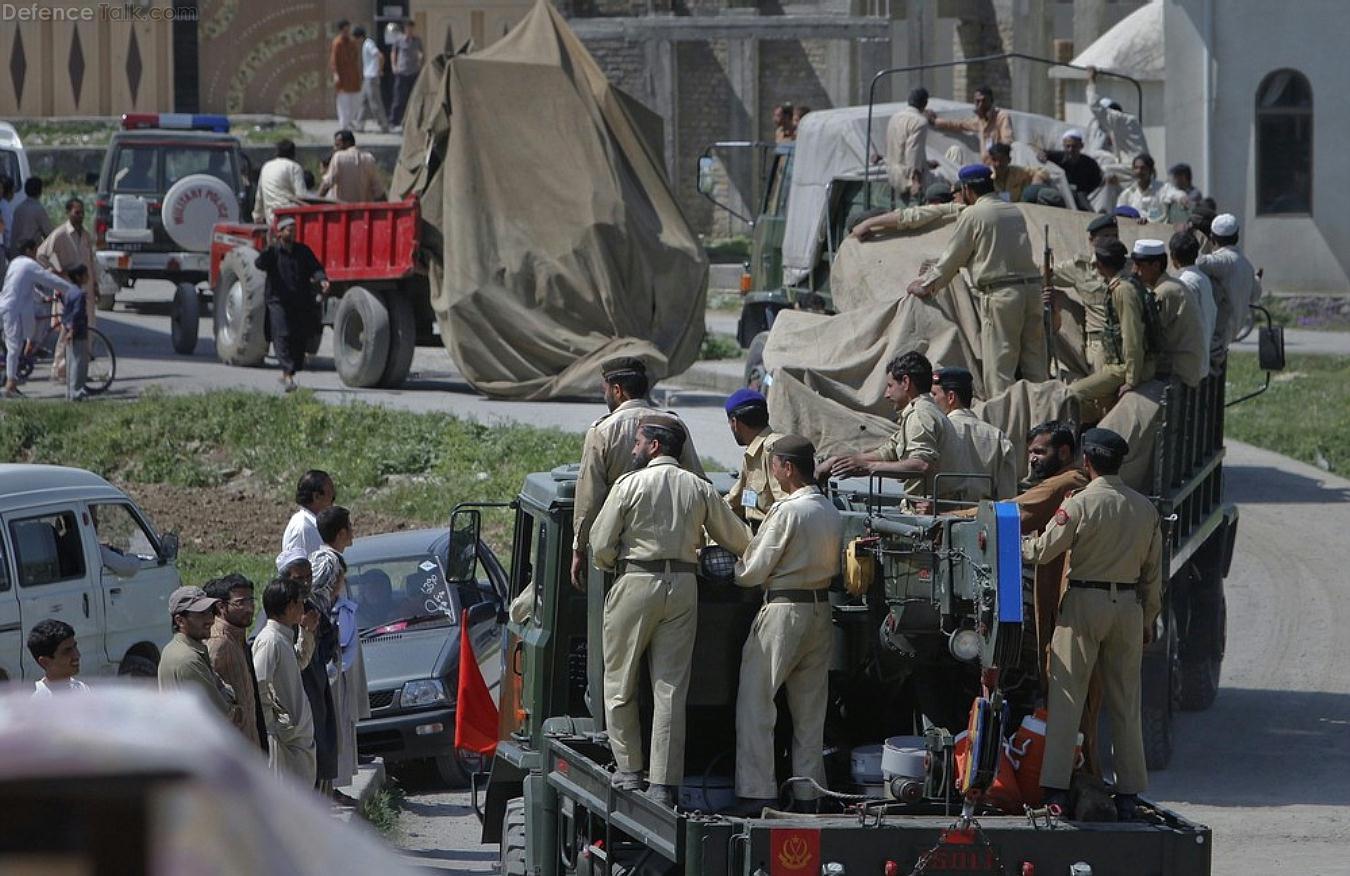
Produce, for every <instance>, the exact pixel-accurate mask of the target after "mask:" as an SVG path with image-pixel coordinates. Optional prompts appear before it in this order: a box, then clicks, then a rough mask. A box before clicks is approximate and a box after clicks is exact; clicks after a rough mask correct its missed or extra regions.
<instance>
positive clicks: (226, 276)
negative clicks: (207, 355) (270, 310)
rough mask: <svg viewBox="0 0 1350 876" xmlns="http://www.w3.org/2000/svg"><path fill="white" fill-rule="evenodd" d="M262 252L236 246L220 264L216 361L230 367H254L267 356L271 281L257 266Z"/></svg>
mask: <svg viewBox="0 0 1350 876" xmlns="http://www.w3.org/2000/svg"><path fill="white" fill-rule="evenodd" d="M257 257H258V253H257V251H256V250H254V249H253V247H251V246H240V247H236V248H235V249H234V250H232V251H231V252H230V253H228V254H227V255H226V256H225V258H224V259H223V260H222V261H221V263H220V281H219V284H218V285H217V287H216V294H215V299H216V300H215V306H214V307H213V308H212V311H213V316H214V319H213V325H214V328H215V335H216V358H217V359H219V360H220V361H221V362H224V363H225V364H226V365H239V366H242V367H246V368H253V367H256V366H258V365H261V364H262V361H263V357H264V356H266V355H267V305H266V302H264V300H263V296H264V295H266V283H267V280H266V278H265V277H264V276H263V272H262V271H260V270H258V269H257V268H256V267H254V265H253V260H254V259H256V258H257Z"/></svg>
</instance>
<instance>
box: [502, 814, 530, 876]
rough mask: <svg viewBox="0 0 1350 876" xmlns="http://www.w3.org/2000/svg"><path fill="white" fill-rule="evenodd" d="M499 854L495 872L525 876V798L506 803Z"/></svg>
mask: <svg viewBox="0 0 1350 876" xmlns="http://www.w3.org/2000/svg"><path fill="white" fill-rule="evenodd" d="M500 849H501V852H500V856H499V859H498V868H497V872H498V873H500V874H502V876H525V872H526V870H527V864H526V861H525V798H523V797H515V798H512V799H510V800H507V801H506V812H504V813H503V814H502V840H501V846H500Z"/></svg>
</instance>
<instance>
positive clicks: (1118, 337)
mask: <svg viewBox="0 0 1350 876" xmlns="http://www.w3.org/2000/svg"><path fill="white" fill-rule="evenodd" d="M1095 253H1096V268H1097V273H1098V275H1099V276H1100V277H1101V278H1102V279H1103V280H1105V281H1106V290H1107V296H1106V319H1105V322H1104V323H1103V324H1102V334H1101V337H1102V347H1103V353H1102V356H1103V365H1102V368H1101V370H1099V371H1097V372H1095V373H1093V374H1089V375H1088V376H1087V377H1084V378H1082V379H1080V380H1075V381H1074V382H1073V383H1071V384H1069V391H1070V392H1071V393H1073V395H1074V396H1075V397H1076V398H1077V399H1078V404H1079V410H1080V412H1081V415H1082V418H1083V422H1085V423H1097V422H1100V421H1101V418H1102V417H1104V416H1106V414H1107V412H1108V411H1110V410H1111V408H1112V406H1114V405H1115V403H1116V400H1117V399H1119V398H1121V397H1122V396H1124V395H1125V393H1127V392H1129V391H1130V390H1132V389H1136V388H1138V387H1139V386H1141V385H1142V384H1143V383H1144V382H1145V381H1147V380H1151V379H1152V378H1153V373H1154V370H1155V368H1156V364H1157V363H1156V360H1155V358H1154V351H1153V350H1151V349H1150V344H1149V340H1148V331H1147V329H1148V326H1147V323H1146V313H1145V308H1146V306H1147V300H1146V298H1145V296H1147V295H1148V294H1149V293H1148V290H1146V289H1145V288H1144V287H1143V285H1142V284H1141V283H1140V282H1139V280H1138V278H1137V277H1135V276H1134V274H1133V273H1131V272H1130V270H1129V268H1128V267H1126V264H1127V263H1128V261H1129V253H1128V252H1127V251H1126V249H1125V244H1123V243H1121V242H1120V241H1119V240H1117V239H1116V238H1114V237H1107V238H1102V239H1099V240H1098V241H1097V243H1096V245H1095Z"/></svg>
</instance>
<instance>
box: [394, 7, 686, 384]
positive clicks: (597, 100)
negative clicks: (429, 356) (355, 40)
mask: <svg viewBox="0 0 1350 876" xmlns="http://www.w3.org/2000/svg"><path fill="white" fill-rule="evenodd" d="M405 126H406V127H405V130H406V133H405V135H404V140H403V147H402V150H401V152H400V155H399V163H398V167H397V169H396V171H395V174H394V181H393V187H392V189H393V192H394V193H395V194H396V195H398V196H405V195H407V194H416V195H418V196H419V197H420V199H421V203H422V218H423V221H424V222H425V223H426V225H425V227H424V228H423V235H422V238H423V242H424V245H425V246H426V248H427V252H428V256H429V262H430V270H429V274H430V285H431V303H432V308H433V310H434V311H435V313H436V316H437V319H438V322H439V324H440V329H441V337H442V339H443V340H444V342H445V345H446V348H447V349H448V350H449V351H450V354H451V356H452V357H453V358H454V360H455V362H456V364H457V365H458V367H459V369H460V371H461V372H462V373H463V374H464V376H465V377H466V378H467V379H468V380H469V382H470V383H471V384H472V385H473V386H474V388H475V389H477V390H479V391H480V392H483V393H486V394H487V395H491V396H496V397H499V398H514V399H522V400H525V399H529V400H541V399H550V398H559V397H569V396H594V395H596V394H598V392H599V377H600V368H599V366H600V362H601V361H602V360H604V359H606V358H609V357H610V356H619V355H628V356H638V357H641V358H642V359H644V360H645V361H646V362H647V365H648V368H649V369H650V371H651V373H652V374H653V375H654V376H656V377H663V376H666V375H669V374H678V373H680V372H682V371H684V370H685V369H686V368H688V367H689V366H690V365H691V364H693V362H694V360H695V359H696V358H697V356H698V352H699V347H700V345H701V344H702V341H703V331H704V328H703V312H704V308H705V302H706V297H707V275H708V263H707V258H706V256H705V255H704V253H703V248H702V245H701V244H700V242H699V240H698V238H697V236H696V235H695V234H694V232H693V231H692V230H691V229H690V227H689V224H688V222H687V221H686V220H685V218H684V215H683V214H682V212H681V211H680V208H679V206H678V204H677V203H676V201H675V197H674V195H673V194H672V192H671V190H670V186H669V184H668V183H667V180H666V178H665V170H664V167H665V162H664V159H663V157H662V148H661V129H662V128H661V120H660V118H659V117H657V116H656V115H655V114H653V113H651V112H650V111H649V110H647V109H645V108H643V107H642V106H641V105H640V104H639V103H638V102H637V101H635V100H634V99H632V98H631V97H629V96H628V95H625V94H624V93H623V92H621V91H620V90H619V89H617V88H615V87H614V86H613V85H611V84H610V83H609V81H608V80H607V79H606V78H605V76H604V74H603V73H602V72H601V70H600V68H599V66H598V65H597V64H596V63H595V60H594V59H593V58H592V57H591V56H590V54H589V53H588V52H587V51H586V49H585V47H584V46H583V45H582V44H581V41H580V40H579V39H577V37H576V35H575V34H574V33H573V32H572V31H571V29H570V28H568V26H567V24H566V22H564V21H563V19H562V17H561V16H560V15H559V14H558V12H557V11H556V10H555V9H554V8H553V6H552V5H551V4H549V3H546V2H540V3H538V4H537V5H536V6H535V7H534V9H533V10H532V11H531V12H530V13H529V15H527V16H526V17H525V19H524V20H523V21H521V23H520V24H519V25H517V26H516V27H515V28H514V29H513V30H512V31H511V32H510V33H508V34H507V35H506V36H505V37H503V38H502V39H501V40H500V41H499V42H497V43H495V44H493V45H492V46H490V47H488V48H487V49H484V50H483V51H481V52H474V53H470V54H456V55H454V56H453V57H444V56H443V57H441V58H438V59H436V60H435V61H434V62H432V63H429V64H428V65H427V67H426V68H425V69H424V71H423V73H422V76H421V77H420V78H419V79H418V82H417V86H416V88H415V90H414V94H413V97H412V100H411V104H410V108H409V111H408V116H407V118H406V120H405Z"/></svg>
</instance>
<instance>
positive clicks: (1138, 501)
mask: <svg viewBox="0 0 1350 876" xmlns="http://www.w3.org/2000/svg"><path fill="white" fill-rule="evenodd" d="M1082 447H1083V467H1084V469H1085V470H1086V472H1087V476H1088V485H1087V486H1086V487H1084V488H1083V489H1082V491H1080V492H1078V493H1074V494H1073V495H1071V496H1069V498H1067V499H1065V500H1064V503H1063V504H1062V505H1060V507H1059V510H1058V511H1056V512H1055V516H1054V517H1053V519H1051V521H1050V523H1049V524H1048V525H1047V526H1046V528H1045V531H1044V532H1042V533H1041V534H1040V535H1035V536H1027V537H1024V538H1023V540H1022V559H1023V561H1024V562H1026V563H1029V564H1032V565H1041V564H1044V563H1048V562H1050V561H1052V560H1054V559H1055V558H1056V557H1059V556H1060V555H1062V554H1063V553H1064V552H1065V551H1071V553H1070V554H1069V572H1068V577H1069V586H1068V589H1067V590H1066V591H1065V593H1064V596H1063V598H1062V599H1061V600H1060V606H1059V618H1058V620H1057V621H1056V624H1055V632H1054V635H1053V637H1052V638H1051V645H1050V654H1051V657H1050V684H1049V689H1050V690H1049V701H1048V704H1047V722H1046V734H1045V761H1044V766H1043V767H1042V769H1041V787H1042V788H1044V789H1045V792H1046V795H1045V801H1046V803H1047V804H1049V805H1051V806H1057V807H1060V808H1061V810H1062V809H1064V808H1065V807H1066V806H1067V803H1068V789H1069V780H1070V773H1071V772H1072V768H1073V749H1074V742H1075V738H1076V736H1077V733H1078V727H1079V719H1080V717H1081V714H1082V711H1083V705H1084V701H1085V699H1086V697H1087V691H1088V682H1089V680H1090V679H1091V677H1092V671H1093V668H1094V667H1097V668H1099V670H1100V672H1101V674H1102V680H1103V690H1104V693H1105V700H1106V702H1105V705H1106V709H1107V711H1108V712H1109V714H1110V715H1111V729H1112V737H1113V739H1112V743H1113V749H1114V764H1115V772H1116V809H1117V812H1118V813H1119V815H1120V817H1121V818H1123V819H1128V818H1130V817H1132V816H1133V814H1134V809H1135V805H1136V804H1137V797H1136V795H1137V794H1139V793H1140V792H1142V791H1143V790H1144V789H1145V788H1146V787H1147V785H1148V772H1147V768H1146V766H1145V764H1144V738H1143V730H1142V728H1141V726H1140V720H1139V709H1140V692H1139V689H1140V677H1139V676H1140V661H1141V659H1142V657H1143V646H1144V645H1145V644H1147V643H1148V642H1150V641H1152V638H1153V629H1154V624H1155V623H1156V622H1157V620H1158V616H1159V614H1160V613H1161V612H1162V583H1161V582H1162V531H1161V529H1160V527H1159V523H1158V512H1157V510H1156V509H1155V508H1154V507H1153V503H1152V502H1150V501H1149V500H1148V499H1147V498H1146V497H1144V496H1143V495H1142V494H1140V493H1137V492H1135V491H1134V490H1132V489H1130V488H1129V487H1127V486H1125V484H1124V482H1123V481H1122V480H1121V479H1120V476H1119V472H1120V466H1121V463H1123V462H1124V461H1125V457H1126V456H1127V455H1128V454H1129V445H1127V444H1126V443H1125V439H1123V438H1121V437H1120V436H1119V435H1117V434H1116V433H1115V432H1112V431H1110V430H1108V429H1089V430H1087V431H1086V432H1084V433H1083V438H1082Z"/></svg>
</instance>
